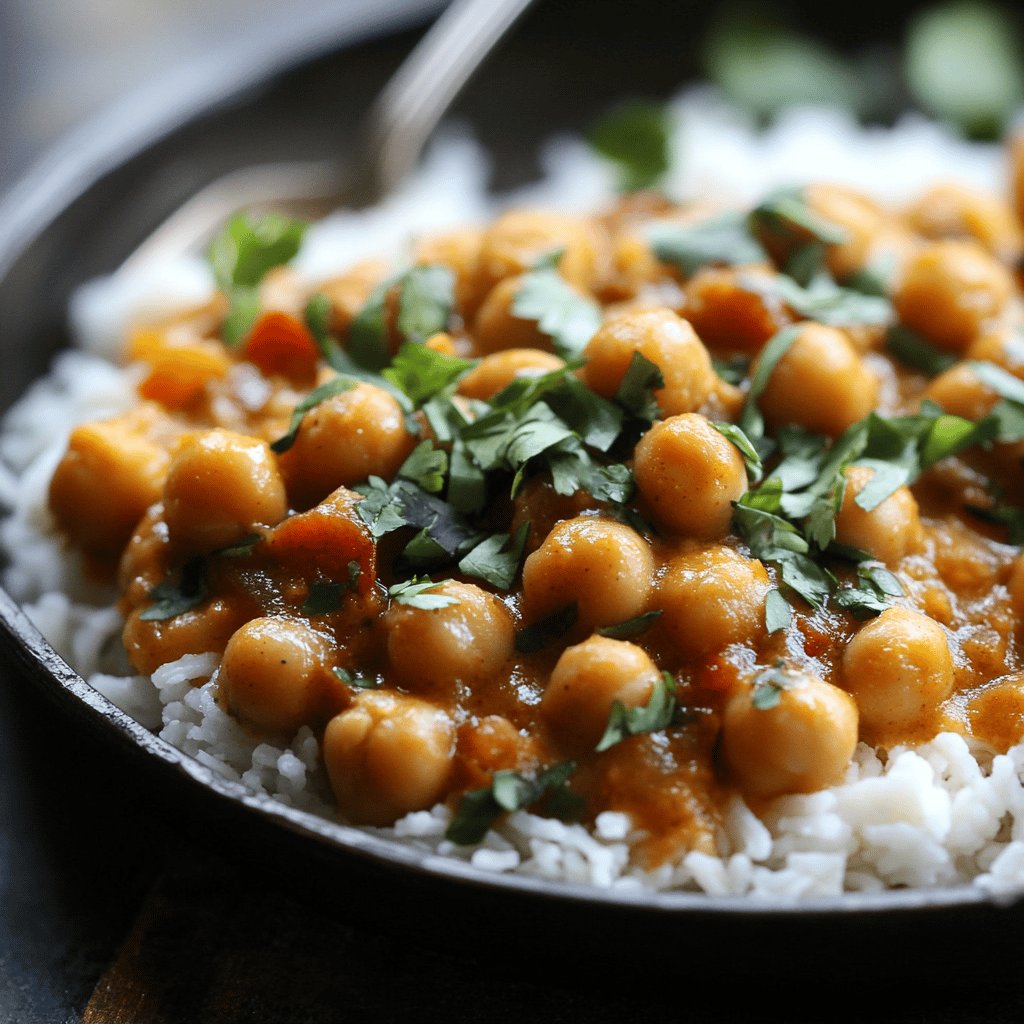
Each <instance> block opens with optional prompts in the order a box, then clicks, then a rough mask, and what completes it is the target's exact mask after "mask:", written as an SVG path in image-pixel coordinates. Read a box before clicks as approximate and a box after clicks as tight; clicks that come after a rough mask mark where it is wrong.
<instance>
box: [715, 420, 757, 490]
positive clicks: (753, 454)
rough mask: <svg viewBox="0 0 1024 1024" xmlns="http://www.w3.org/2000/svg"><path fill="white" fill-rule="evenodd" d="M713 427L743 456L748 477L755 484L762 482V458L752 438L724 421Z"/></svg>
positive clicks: (716, 423)
mask: <svg viewBox="0 0 1024 1024" xmlns="http://www.w3.org/2000/svg"><path fill="white" fill-rule="evenodd" d="M711 426H713V427H714V428H715V430H717V431H718V432H719V433H720V434H721V435H722V436H723V437H724V438H726V439H727V440H729V441H731V442H732V444H733V446H734V447H735V448H736V450H737V451H738V452H739V453H740V455H742V456H743V463H744V465H745V466H746V467H747V476H748V477H749V478H750V479H751V480H752V481H754V482H756V481H758V480H760V479H761V475H762V470H763V468H764V467H763V465H762V463H761V456H760V455H759V454H758V452H757V449H756V448H755V447H754V445H753V443H752V442H751V440H750V438H749V437H747V435H746V434H744V433H743V429H742V428H741V427H738V426H736V424H735V423H725V422H722V421H718V422H713V423H712V424H711Z"/></svg>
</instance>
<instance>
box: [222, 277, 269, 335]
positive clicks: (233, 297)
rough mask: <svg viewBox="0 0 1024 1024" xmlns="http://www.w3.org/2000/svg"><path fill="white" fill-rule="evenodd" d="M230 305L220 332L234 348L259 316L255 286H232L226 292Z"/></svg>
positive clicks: (257, 293)
mask: <svg viewBox="0 0 1024 1024" xmlns="http://www.w3.org/2000/svg"><path fill="white" fill-rule="evenodd" d="M228 298H229V299H230V301H231V305H230V307H229V309H228V312H227V315H226V316H225V317H224V323H222V324H221V328H220V333H221V337H222V338H223V339H224V343H225V344H226V345H229V346H230V347H232V348H234V347H236V346H237V345H241V344H242V342H243V341H244V340H245V338H246V336H247V335H248V333H249V332H250V331H251V330H252V329H253V326H254V325H255V323H256V321H257V320H258V319H259V317H260V294H259V290H258V289H256V288H241V287H239V288H233V289H232V290H231V291H230V292H229V293H228Z"/></svg>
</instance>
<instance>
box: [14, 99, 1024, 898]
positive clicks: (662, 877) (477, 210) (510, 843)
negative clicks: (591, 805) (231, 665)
mask: <svg viewBox="0 0 1024 1024" xmlns="http://www.w3.org/2000/svg"><path fill="white" fill-rule="evenodd" d="M672 110H673V116H674V118H675V120H676V122H677V126H678V129H679V130H678V131H677V133H676V136H675V142H674V154H675V160H674V166H675V168H676V169H675V170H674V171H673V172H672V174H671V175H670V178H669V181H668V191H669V192H670V193H671V194H673V195H674V196H676V197H678V198H689V197H697V196H704V197H706V196H709V195H713V196H715V197H716V198H720V199H724V200H735V201H741V202H747V201H750V200H753V199H755V198H757V197H759V196H760V195H762V194H763V193H764V192H766V191H767V190H769V189H771V188H773V187H776V186H779V185H784V184H794V183H797V184H798V183H801V182H806V181H811V180H828V181H835V182H842V183H847V184H850V185H854V186H857V187H859V188H862V189H864V190H866V191H868V192H871V193H872V194H874V195H876V196H877V197H878V198H880V199H883V200H891V201H900V200H906V199H908V198H910V197H911V196H912V195H914V194H915V193H916V192H918V191H919V190H920V189H922V188H923V187H925V186H927V185H928V184H929V183H931V182H933V181H935V180H950V179H954V180H959V181H963V182H967V183H970V184H972V185H976V186H979V187H983V188H986V189H991V190H1002V189H1004V188H1005V183H1004V181H1003V176H1004V173H1005V170H1004V167H1003V165H1002V160H1001V156H1000V153H999V151H998V149H997V148H996V147H992V146H979V145H976V144H968V143H965V142H963V141H962V140H960V139H958V138H956V137H955V136H954V135H952V134H951V133H950V132H949V131H947V130H946V129H944V128H941V127H939V126H936V125H934V124H931V123H929V122H926V121H924V120H922V119H919V118H908V119H907V120H905V121H904V122H903V123H902V124H900V125H899V126H898V127H897V128H896V129H894V130H892V131H885V130H881V129H871V130H868V129H863V128H861V127H858V126H857V125H856V124H855V123H854V122H853V121H852V120H851V119H850V118H849V117H848V116H846V115H845V114H842V113H839V112H836V111H832V110H817V109H810V110H797V111H792V112H790V113H788V114H786V115H784V116H783V117H782V118H781V119H780V120H779V121H778V122H777V123H776V125H775V126H774V127H773V128H772V129H770V130H769V131H767V132H764V133H762V134H758V133H757V132H755V131H754V129H753V127H752V126H751V124H750V123H749V122H748V121H747V120H746V119H745V118H743V117H742V116H741V115H740V114H738V113H737V112H736V111H734V110H732V109H730V108H728V107H727V106H725V105H723V104H722V103H721V102H720V101H719V100H718V99H716V98H715V97H714V96H713V95H711V94H709V93H707V92H691V93H688V94H686V95H684V96H682V97H680V98H679V99H678V100H677V101H676V102H675V103H674V105H673V108H672ZM544 165H545V168H546V171H547V176H546V178H545V180H544V181H543V182H542V183H540V184H538V185H535V186H532V187H531V188H529V189H526V190H523V191H522V192H520V193H518V194H516V195H512V196H505V197H501V198H500V199H497V200H496V199H495V198H493V197H491V196H488V195H487V193H486V188H485V183H486V161H485V159H484V157H483V155H482V154H481V152H480V151H479V149H478V148H477V147H476V146H475V145H474V144H473V143H472V142H470V141H468V140H466V139H465V138H448V139H447V140H444V142H443V144H439V145H438V146H436V147H435V148H434V149H433V151H432V153H431V154H430V156H429V158H428V161H427V163H426V165H425V167H424V168H423V170H422V172H421V173H420V174H418V175H417V177H416V178H415V179H414V180H413V181H411V182H410V183H409V184H408V185H407V186H406V187H405V188H403V189H402V191H401V192H400V193H398V194H396V195H395V196H393V197H392V198H390V199H389V200H388V201H387V202H385V203H384V204H382V205H381V206H380V207H378V208H376V209H373V210H367V211H362V212H359V213H340V214H336V215H334V216H332V217H330V218H328V219H326V220H325V221H323V222H322V223H320V224H318V225H316V226H315V227H313V228H312V229H311V230H310V231H309V233H308V235H307V239H306V242H305V244H304V246H303V250H302V252H301V253H300V255H299V257H298V259H297V261H296V263H295V267H296V269H297V270H298V272H299V273H300V275H301V276H303V277H304V278H305V279H307V280H308V281H309V282H310V283H311V284H312V283H315V282H316V280H317V279H318V278H322V277H324V276H327V275H329V274H331V273H335V272H338V271H339V270H341V269H343V268H344V267H345V266H346V265H347V264H349V263H351V262H352V261H354V260H357V259H360V258H363V257H366V256H370V255H378V254H381V253H385V254H386V253H391V254H393V255H395V256H396V258H397V257H400V255H401V253H402V252H403V251H404V250H405V249H406V247H407V246H408V244H409V240H410V238H411V237H414V236H415V235H417V234H419V233H422V232H426V231H429V230H432V229H439V228H447V227H451V226H455V225H458V224H462V223H472V222H480V221H484V220H486V219H488V218H490V217H492V216H493V215H494V214H495V212H496V211H497V210H498V209H500V208H502V207H505V206H509V205H535V206H548V207H558V208H561V209H573V210H585V209H592V208H595V207H597V206H600V205H601V204H602V203H606V202H607V201H608V200H609V199H610V197H611V195H612V193H613V185H614V178H613V175H612V173H611V171H610V170H609V168H608V167H607V166H605V165H604V164H603V163H601V162H600V161H597V160H595V159H594V157H593V156H592V155H591V154H590V153H589V152H588V151H587V149H586V147H585V146H584V145H583V144H581V143H580V142H578V141H574V140H564V139H563V140H557V141H555V142H553V143H551V144H550V145H549V146H548V147H547V149H546V150H545V154H544ZM211 289H212V283H211V280H210V276H209V274H208V272H207V271H206V269H205V267H204V266H203V265H202V264H201V263H199V262H198V261H188V260H182V261H180V262H179V263H177V264H171V265H167V266H163V267H160V268H157V269H155V270H147V271H145V272H144V273H140V274H134V275H130V276H129V275H125V274H118V275H114V276H112V277H109V278H105V279H102V280H98V281H94V282H92V283H90V284H89V285H87V286H85V287H83V288H82V289H81V290H80V291H79V293H78V294H77V295H76V296H75V298H74V300H73V302H72V308H71V321H72V328H73V333H74V336H75V338H76V341H77V343H78V345H79V348H78V349H77V350H73V351H69V352H66V353H64V354H62V355H61V356H60V357H59V358H58V359H57V361H56V363H55V365H54V367H53V369H52V371H51V374H50V376H49V377H47V378H46V379H45V380H42V381H39V382H37V383H36V384H35V385H33V387H32V388H31V389H29V391H28V392H27V393H26V394H25V396H24V397H23V398H22V399H21V400H20V401H19V402H18V403H17V405H15V406H14V407H13V408H12V409H11V410H10V412H9V413H8V414H7V416H6V417H5V419H4V421H3V428H2V432H0V460H2V461H0V501H2V502H3V504H4V505H5V506H6V507H7V508H8V509H9V515H8V516H7V517H6V518H5V519H4V520H3V521H2V522H0V546H2V548H3V550H4V551H5V552H6V555H7V557H8V560H9V561H8V564H7V567H6V569H5V571H4V575H3V580H4V585H5V586H6V587H7V589H8V590H9V591H10V593H11V594H12V595H13V596H14V597H15V598H16V599H17V600H19V601H21V602H23V603H24V606H25V610H26V612H27V614H28V615H29V617H30V618H31V619H32V620H33V622H34V623H35V624H36V625H37V626H38V627H39V629H40V630H41V632H42V633H43V634H44V635H45V636H46V637H47V638H48V639H49V640H50V642H51V643H52V644H53V646H54V647H55V648H56V649H57V651H58V652H59V653H60V654H61V655H62V656H63V657H64V658H65V659H66V660H67V661H68V662H69V663H70V664H71V665H73V666H74V667H75V668H76V669H77V670H78V671H79V672H80V673H81V674H82V675H83V676H85V677H86V678H87V679H88V680H89V682H90V683H91V684H92V685H93V686H94V687H95V688H96V689H97V690H99V691H100V692H101V693H103V694H104V695H105V696H106V697H107V698H108V699H110V700H111V701H112V702H113V703H114V704H116V705H117V706H118V707H120V708H122V709H123V710H124V711H126V712H127V713H128V714H129V715H131V716H133V717H134V718H136V719H137V720H138V721H140V722H142V723H143V724H144V725H146V726H147V727H149V728H152V729H154V730H158V731H159V734H160V736H161V737H162V738H164V739H165V740H167V741H168V742H169V743H171V744H173V745H174V746H176V747H178V748H179V749H181V750H182V751H184V752H185V753H186V754H188V755H189V756H191V757H194V758H196V759H197V760H198V761H200V762H202V763H203V764H205V765H206V766H207V767H209V768H210V769H211V770H213V771H215V772H217V773H218V774H220V775H222V776H224V777H225V778H227V779H231V780H234V781H236V782H241V783H242V784H244V785H245V786H247V787H248V788H250V789H251V790H253V791H254V792H257V793H264V794H268V795H270V796H272V797H274V798H275V799H277V800H280V801H282V802H284V803H287V804H291V805H293V806H295V807H299V808H302V809H304V810H308V811H312V812H314V813H316V814H321V815H325V816H328V817H331V816H333V815H334V811H333V809H332V804H331V798H330V792H329V788H328V786H327V784H326V780H325V777H324V773H323V770H322V768H321V766H320V762H319V751H318V744H317V740H316V738H315V736H314V735H313V733H312V732H311V731H310V730H309V729H308V728H303V729H301V730H300V731H299V733H298V734H297V735H296V736H295V737H294V739H293V740H292V742H291V743H290V744H289V745H288V746H287V747H278V746H274V745H272V744H269V743H266V742H263V741H262V740H260V739H259V738H257V737H254V736H253V735H252V734H251V733H249V732H248V731H247V730H246V729H244V728H243V727H242V726H241V725H239V724H238V723H237V722H236V721H235V720H234V719H232V718H231V717H230V716H229V715H227V714H225V712H224V711H223V710H222V709H221V708H220V707H219V706H218V704H217V702H216V700H215V691H216V671H217V664H218V657H217V655H215V654H201V655H187V656H186V657H183V658H181V659H179V660H178V661H176V662H174V663H172V664H169V665H164V666H163V667H161V668H160V669H159V670H157V671H156V672H155V673H154V674H153V676H152V678H146V677H143V676H137V675H132V674H131V670H130V668H129V667H128V664H127V659H126V657H125V655H124V651H123V649H122V648H121V645H120V635H119V634H120V628H121V621H120V617H119V616H118V614H117V612H116V611H115V610H114V608H113V606H112V602H113V598H114V595H113V593H112V592H111V591H110V590H109V589H106V588H102V587H98V586H97V585H96V584H95V583H93V582H91V581H90V580H89V579H88V578H87V577H86V576H85V575H84V574H83V572H82V571H81V565H80V562H79V559H78V556H77V555H76V554H75V553H74V552H73V551H71V550H69V549H68V548H67V546H66V545H65V544H64V543H63V542H62V541H61V539H60V537H59V536H58V535H57V534H56V533H55V530H54V525H53V522H52V519H51V517H50V514H49V512H48V510H47V507H46V490H47V484H48V481H49V477H50V474H51V473H52V471H53V468H54V467H55V466H56V463H57V461H58V460H59V458H60V455H61V453H62V452H63V449H64V447H65V445H66V442H67V437H68V434H69V433H70V430H71V428H72V427H73V426H74V425H75V424H77V423H80V422H82V421H84V420H89V419H94V418H97V417H102V416H109V415H112V414H114V413H117V412H119V411H121V410H124V409H126V408H127V407H128V406H129V405H130V404H131V402H132V392H133V385H134V383H135V381H134V379H133V375H132V371H130V370H124V369H121V368H118V367H116V366H115V365H113V363H112V362H110V361H109V360H112V359H116V356H117V353H118V352H119V350H120V347H121V344H122V340H123V336H124V332H125V327H126V325H127V324H128V323H129V322H132V321H136V320H140V319H141V320H144V319H146V318H148V317H152V316H155V315H159V314H162V313H166V312H168V311H169V310H172V309H174V308H180V307H182V306H184V305H188V304H192V303H196V302H201V301H203V300H204V299H205V298H206V297H207V296H208V295H209V294H210V292H211ZM204 679H208V681H206V682H204V683H202V685H196V681H199V680H204ZM1022 780H1024V745H1019V746H1016V747H1014V748H1013V749H1012V750H1010V751H1009V752H1008V753H1006V754H1004V755H998V756H992V755H991V753H989V752H986V751H984V750H981V749H973V750H972V749H971V747H970V746H969V744H968V742H967V741H965V740H964V739H963V738H962V737H960V736H957V735H954V734H943V735H940V736H938V737H936V738H935V739H934V740H932V741H931V742H930V743H927V744H925V745H923V746H920V747H917V748H915V749H907V748H897V749H895V750H893V751H890V752H889V755H888V756H887V757H886V759H885V760H884V762H883V761H882V760H880V759H879V757H878V756H876V754H875V752H874V751H872V750H871V749H870V748H868V747H866V746H865V745H863V744H861V745H860V746H859V747H858V749H857V752H856V755H855V759H854V762H853V763H852V765H851V766H850V769H849V772H848V775H847V778H846V780H845V782H844V783H843V784H842V785H840V786H836V787H834V788H832V789H830V790H827V791H824V792H820V793H815V794H812V795H809V796H793V797H786V798H783V799H780V800H778V801H776V802H775V803H774V805H773V806H772V807H771V809H770V811H769V812H768V813H766V814H765V816H764V819H763V820H759V819H758V818H757V817H755V816H754V814H753V813H752V812H751V811H750V810H749V809H748V808H747V807H746V805H745V804H744V803H743V801H742V800H741V799H740V798H739V797H736V798H734V799H733V801H732V803H731V804H730V806H729V807H728V808H727V811H726V814H725V822H724V829H723V832H722V835H721V836H720V838H719V850H718V855H717V856H710V855H708V854H706V853H698V852H691V853H689V854H687V855H685V856H683V857H682V858H681V859H680V860H679V861H677V862H675V863H670V864H664V865H662V866H661V867H659V868H657V869H656V870H653V871H644V870H642V869H641V868H640V867H638V866H637V863H636V861H635V859H634V858H632V857H631V849H632V848H633V847H634V846H635V845H636V844H637V843H638V842H639V841H640V840H641V839H642V838H643V836H642V835H641V834H640V833H638V832H636V831H635V830H634V829H633V826H632V823H631V821H630V819H629V818H628V816H626V815H624V814H620V813H615V812H606V813H603V814H601V815H599V816H598V817H597V820H596V822H595V823H594V827H593V829H592V830H588V829H586V828H584V827H583V826H582V825H579V824H564V823H562V822H560V821H555V820H551V819H546V818H541V817H538V816H536V815H532V814H529V813H527V812H525V811H519V812H517V813H515V814H512V815H509V816H508V818H507V819H506V820H505V821H503V822H502V823H501V825H500V827H499V828H498V829H496V830H493V831H491V832H490V833H488V835H487V837H486V839H485V840H484V842H483V843H482V844H481V845H480V846H479V847H477V848H473V849H466V848H462V847H457V846H455V845H454V844H452V843H451V842H449V841H447V840H446V839H445V838H444V832H445V828H446V826H447V824H448V821H449V818H450V812H449V811H448V809H447V808H446V807H444V806H440V805H439V806H437V807H435V808H433V809H432V810H430V811H419V812H416V813H414V814H409V815H407V816H406V817H405V818H403V819H401V820H400V821H398V822H396V823H395V825H394V826H393V827H391V828H388V829H380V830H376V831H378V832H379V833H380V834H382V835H386V836H389V837H391V838H394V839H395V840H398V841H400V842H404V843H409V844H415V845H416V846H418V847H420V848H422V849H424V850H427V851H430V852H432V853H434V854H437V855H439V856H443V857H455V858H461V859H462V860H468V861H469V862H470V864H472V866H473V867H475V868H478V869H480V870H481V871H487V872H519V873H522V874H528V875H534V876H539V877H542V878H546V879H555V880H565V881H572V882H583V883H587V884H590V885H595V886H602V887H611V888H616V889H623V890H669V889H687V890H700V891H704V892H706V893H710V894H715V895H740V894H749V895H750V896H752V897H754V898H780V897H781V898H786V899H789V898H794V899H796V898H801V897H819V896H834V895H837V894H839V893H841V892H843V891H850V890H861V891H875V890H880V889H883V888H885V887H892V886H918V887H925V886H950V885H955V884H958V883H965V882H972V883H973V884H975V885H978V886H981V887H984V888H985V889H987V890H989V891H991V892H992V893H995V894H998V895H1000V896H1005V895H1008V894H1011V893H1014V892H1017V891H1020V890H1021V889H1022V888H1024V782H1022Z"/></svg>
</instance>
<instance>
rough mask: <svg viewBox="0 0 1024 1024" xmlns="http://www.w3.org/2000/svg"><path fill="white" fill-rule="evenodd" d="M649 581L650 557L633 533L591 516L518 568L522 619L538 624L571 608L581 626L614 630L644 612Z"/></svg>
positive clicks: (570, 524) (568, 525)
mask: <svg viewBox="0 0 1024 1024" xmlns="http://www.w3.org/2000/svg"><path fill="white" fill-rule="evenodd" d="M653 579H654V555H653V553H652V552H651V547H650V545H649V544H648V543H647V541H645V540H644V539H643V537H641V536H640V534H638V533H637V532H636V531H635V530H633V529H631V528H630V527H628V526H626V525H625V524H624V523H618V522H615V521H614V520H611V519H602V518H600V517H596V516H581V517H579V518H576V519H567V520H564V521H563V522H561V523H558V524H557V525H556V526H555V527H554V529H552V531H551V532H550V533H549V534H548V535H547V537H546V538H545V539H544V543H543V544H541V546H540V547H539V548H538V549H537V550H536V551H535V552H534V553H533V554H532V555H530V557H529V558H527V560H526V563H525V564H524V565H523V605H524V613H525V615H526V617H527V618H528V619H530V620H537V619H542V618H544V616H546V615H550V614H552V613H553V612H555V611H557V610H559V609H560V608H564V607H566V606H567V605H569V604H572V603H573V602H575V603H576V604H577V606H578V609H579V619H578V621H579V622H580V623H581V624H582V625H584V626H587V627H590V628H593V627H596V626H613V625H615V624H617V623H619V622H625V621H626V620H627V619H632V618H635V617H636V616H637V615H640V614H641V613H643V612H644V611H646V608H647V601H648V597H649V596H650V592H651V586H652V583H653Z"/></svg>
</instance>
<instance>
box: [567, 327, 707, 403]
mask: <svg viewBox="0 0 1024 1024" xmlns="http://www.w3.org/2000/svg"><path fill="white" fill-rule="evenodd" d="M635 352H639V353H640V354H641V355H642V356H643V357H644V358H645V359H648V360H650V362H652V363H654V365H655V366H657V367H658V369H659V370H661V375H662V377H663V378H664V380H665V386H664V387H662V388H659V389H658V390H657V391H656V392H655V393H654V397H655V398H656V399H657V402H658V407H659V408H660V409H661V411H662V412H663V413H664V414H665V415H666V416H675V415H677V414H679V413H684V412H694V411H695V410H696V409H698V408H700V406H701V404H702V403H703V402H704V401H705V399H706V398H707V397H708V395H709V394H710V393H711V391H712V390H713V388H714V386H715V373H714V370H712V368H711V358H710V356H709V355H708V351H707V349H706V348H705V347H704V346H703V344H701V340H700V338H698V337H697V335H696V333H695V332H694V330H693V327H691V326H690V324H688V323H687V322H686V321H685V320H683V319H682V318H681V317H678V316H677V315H676V314H675V313H673V312H672V310H670V309H652V310H644V311H640V312H632V313H624V314H622V315H620V316H616V317H613V318H611V319H610V320H606V321H605V322H604V323H603V324H602V325H601V327H600V328H598V331H597V333H596V334H595V335H594V337H593V338H591V339H590V342H589V343H588V344H587V347H586V349H585V350H584V355H585V356H586V359H587V362H586V364H585V365H584V367H583V369H582V370H581V372H580V375H581V376H582V378H583V381H584V383H586V385H587V386H588V387H589V388H590V389H591V390H592V391H596V392H597V393H598V394H599V395H603V396H604V397H605V398H611V397H613V396H614V395H615V392H616V391H618V389H619V385H620V384H621V383H622V378H623V377H625V376H626V371H627V370H628V369H629V364H630V361H631V360H632V358H633V354H634V353H635Z"/></svg>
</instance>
